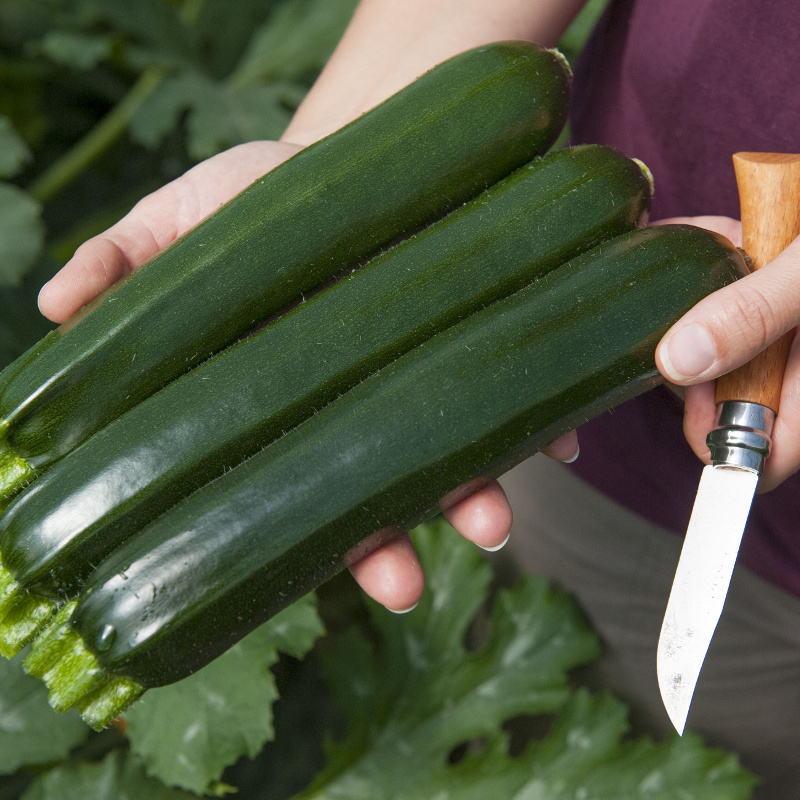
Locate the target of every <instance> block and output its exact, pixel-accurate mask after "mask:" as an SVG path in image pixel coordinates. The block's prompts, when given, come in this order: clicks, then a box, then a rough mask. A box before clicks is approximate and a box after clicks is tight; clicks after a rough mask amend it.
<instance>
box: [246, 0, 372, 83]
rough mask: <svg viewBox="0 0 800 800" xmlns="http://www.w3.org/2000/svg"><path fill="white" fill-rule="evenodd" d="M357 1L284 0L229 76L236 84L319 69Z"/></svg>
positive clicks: (256, 35)
mask: <svg viewBox="0 0 800 800" xmlns="http://www.w3.org/2000/svg"><path fill="white" fill-rule="evenodd" d="M355 7H356V0H286V2H283V3H281V4H279V5H278V6H277V8H276V9H275V12H274V13H273V15H272V16H271V17H270V19H269V21H268V22H267V24H265V25H263V26H262V27H261V28H260V29H259V30H258V31H256V33H255V34H254V35H253V37H252V39H251V40H250V42H249V45H248V47H247V49H246V50H245V51H244V54H243V56H242V58H241V61H240V62H239V65H238V67H237V68H236V70H235V71H234V72H233V74H232V75H231V76H230V82H231V83H232V84H233V85H236V86H242V85H247V84H249V83H251V82H253V81H270V80H275V79H276V78H277V79H296V78H302V77H304V76H307V75H310V74H314V73H316V72H318V71H319V70H320V69H322V67H323V66H324V65H325V62H326V61H327V60H328V58H329V57H330V54H331V53H332V52H333V48H334V47H335V46H336V43H337V42H338V41H339V39H340V38H341V36H342V33H344V29H345V27H346V26H347V23H348V22H349V21H350V18H351V17H352V16H353V11H355Z"/></svg>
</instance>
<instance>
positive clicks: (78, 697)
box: [23, 600, 144, 730]
mask: <svg viewBox="0 0 800 800" xmlns="http://www.w3.org/2000/svg"><path fill="white" fill-rule="evenodd" d="M76 605H77V600H72V601H70V602H69V603H67V604H66V605H64V606H63V607H62V608H61V610H60V611H59V612H58V614H56V616H55V618H54V619H53V620H52V622H51V623H50V624H49V625H48V626H47V627H46V628H45V629H44V630H43V631H42V633H41V635H40V636H39V637H38V638H37V639H36V640H35V641H34V643H33V649H32V650H31V652H30V655H28V657H27V658H26V659H25V661H24V663H23V667H24V669H25V671H26V672H27V673H28V674H29V675H33V676H34V677H36V678H40V679H41V680H42V681H44V683H45V685H46V686H47V688H48V689H49V690H50V696H49V698H48V700H49V702H50V705H51V706H52V707H53V708H54V709H55V710H56V711H66V710H67V709H69V708H73V707H75V708H77V710H78V711H79V712H80V715H81V716H82V717H83V719H84V721H85V722H86V723H87V724H88V725H89V726H91V727H92V728H94V729H95V730H101V729H102V728H105V727H107V726H108V725H109V724H110V723H111V722H112V721H113V720H114V719H115V718H116V717H118V716H119V714H120V713H121V712H122V711H123V710H124V709H125V708H126V707H127V706H129V705H130V704H131V703H132V702H133V701H134V700H136V698H138V697H139V695H141V694H142V692H144V687H142V686H140V685H139V684H137V683H134V682H133V681H131V680H128V679H127V678H120V677H118V676H116V675H111V674H109V673H107V672H106V671H105V670H104V669H103V668H102V667H101V666H100V665H99V664H98V663H97V659H96V658H95V656H94V654H93V653H91V652H90V650H89V649H88V648H87V647H86V645H85V643H84V641H83V639H82V638H81V636H80V634H79V633H78V632H77V631H76V630H75V629H74V628H73V627H72V614H73V613H74V611H75V607H76Z"/></svg>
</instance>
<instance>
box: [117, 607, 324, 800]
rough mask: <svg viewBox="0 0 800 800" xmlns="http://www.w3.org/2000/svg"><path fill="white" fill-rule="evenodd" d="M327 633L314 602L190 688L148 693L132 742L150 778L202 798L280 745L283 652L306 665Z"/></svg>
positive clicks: (201, 674)
mask: <svg viewBox="0 0 800 800" xmlns="http://www.w3.org/2000/svg"><path fill="white" fill-rule="evenodd" d="M322 633H323V629H322V623H321V621H320V619H319V617H318V615H317V610H316V604H315V602H314V598H313V596H308V597H306V598H304V599H303V600H301V601H299V602H297V603H295V604H294V605H293V606H290V607H289V608H287V609H286V610H285V611H283V612H281V613H280V614H278V615H276V616H275V617H274V618H273V619H272V620H270V621H269V622H267V623H266V624H265V625H263V626H261V627H260V628H258V629H257V630H255V631H253V632H252V633H251V634H250V635H249V636H247V637H246V638H245V639H243V640H242V641H241V642H239V643H238V644H237V645H235V646H234V647H232V648H231V649H230V650H228V652H226V653H225V654H224V655H222V656H220V657H219V658H218V659H216V660H215V661H213V662H212V663H211V664H209V665H208V666H206V667H204V668H203V669H201V670H199V671H198V672H197V673H195V674H194V675H192V676H191V677H189V678H186V679H185V680H183V681H180V682H178V683H175V684H172V685H171V686H165V687H163V688H161V689H153V690H151V691H149V692H148V693H147V694H146V695H145V697H144V698H143V700H142V701H141V702H139V703H137V704H135V705H134V706H132V707H131V709H130V710H129V712H128V714H127V720H128V738H129V740H130V743H131V748H132V749H133V751H134V752H135V753H136V754H137V755H138V756H139V757H140V758H141V759H142V760H143V762H144V764H145V766H146V769H147V772H148V774H149V775H151V776H153V777H156V778H159V779H160V780H161V781H163V782H164V783H165V784H167V785H169V786H179V787H182V788H184V789H189V790H190V791H192V792H196V793H198V794H203V793H214V792H215V791H217V790H218V788H219V784H218V783H217V781H218V779H219V778H220V776H221V775H222V772H223V770H224V769H225V767H227V766H228V765H230V764H232V763H233V762H235V761H236V760H237V759H239V758H240V757H241V756H245V755H247V756H250V757H251V758H252V757H253V756H255V755H257V754H258V753H259V752H260V750H261V748H262V747H263V745H264V743H265V742H267V741H269V740H271V739H272V738H273V737H274V730H273V725H272V704H273V702H274V701H275V700H276V699H277V697H278V693H277V690H276V688H275V681H274V678H273V675H272V672H271V671H270V667H271V666H272V665H273V664H274V663H275V662H276V661H277V659H278V651H279V650H280V651H282V652H285V653H287V654H289V655H292V656H294V657H296V658H302V657H303V656H304V655H305V654H306V653H307V652H308V651H309V650H310V649H311V647H312V645H313V644H314V642H315V641H316V640H317V638H318V637H319V636H321V635H322Z"/></svg>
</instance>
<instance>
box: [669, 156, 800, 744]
mask: <svg viewBox="0 0 800 800" xmlns="http://www.w3.org/2000/svg"><path fill="white" fill-rule="evenodd" d="M733 164H734V170H735V173H736V182H737V185H738V187H739V200H740V206H741V219H742V237H743V243H742V244H743V249H744V250H745V252H746V253H747V254H748V256H749V258H750V261H751V263H752V267H753V269H758V268H760V267H762V266H764V265H765V264H768V263H769V262H771V261H772V260H773V259H774V258H775V257H776V256H777V255H778V254H779V253H780V252H781V251H783V250H784V249H785V248H786V247H787V246H788V245H789V244H790V243H791V242H792V241H793V240H794V239H795V238H796V237H797V236H798V235H799V234H800V155H789V154H780V153H737V154H736V155H734V156H733ZM791 338H792V334H791V333H789V334H787V335H785V336H783V337H781V338H780V339H779V340H778V341H776V342H774V343H773V344H772V345H770V346H769V347H768V348H767V349H766V350H764V351H763V352H761V353H760V354H759V355H758V356H756V358H754V359H753V360H752V361H750V362H748V363H747V364H745V365H744V366H742V367H740V368H738V369H736V370H734V371H733V372H731V373H728V374H727V375H724V376H722V377H721V378H720V379H719V380H718V381H717V394H716V402H717V406H718V421H717V426H716V428H715V429H714V430H713V431H711V432H710V433H709V435H708V438H707V444H708V447H709V450H710V452H711V462H712V463H711V465H709V466H707V467H705V468H704V469H703V473H702V477H701V479H700V485H699V487H698V491H697V497H696V499H695V504H694V508H693V510H692V516H691V519H690V521H689V527H688V529H687V532H686V539H685V541H684V544H683V548H682V550H681V557H680V561H679V562H678V567H677V570H676V573H675V579H674V582H673V585H672V591H671V592H670V597H669V601H668V603H667V609H666V612H665V615H664V622H663V624H662V627H661V635H660V637H659V642H658V655H657V673H658V684H659V688H660V690H661V698H662V700H663V702H664V706H665V708H666V710H667V713H668V714H669V717H670V719H671V721H672V724H673V725H674V726H675V729H676V730H677V731H678V733H679V734H681V735H682V734H683V731H684V728H685V726H686V720H687V717H688V714H689V708H690V706H691V702H692V697H693V696H694V690H695V686H696V685H697V680H698V677H699V675H700V671H701V668H702V665H703V662H704V660H705V657H706V653H707V651H708V648H709V645H710V644H711V640H712V638H713V635H714V631H715V629H716V627H717V623H718V622H719V618H720V616H721V614H722V610H723V606H724V604H725V598H726V596H727V593H728V588H729V585H730V581H731V576H732V574H733V569H734V566H735V563H736V557H737V554H738V552H739V545H740V543H741V539H742V535H743V533H744V529H745V525H746V523H747V518H748V515H749V513H750V506H751V504H752V500H753V496H754V495H755V491H756V487H757V484H758V479H759V476H760V474H761V471H762V469H763V465H764V461H765V459H766V458H767V457H768V455H769V452H770V448H771V438H770V437H771V435H772V426H773V423H774V420H775V416H776V415H777V412H778V410H779V408H778V407H779V400H780V391H781V384H782V382H783V371H784V368H785V366H786V360H787V358H788V354H789V346H790V345H791Z"/></svg>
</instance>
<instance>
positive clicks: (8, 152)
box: [0, 116, 32, 178]
mask: <svg viewBox="0 0 800 800" xmlns="http://www.w3.org/2000/svg"><path fill="white" fill-rule="evenodd" d="M31 158H32V155H31V152H30V150H29V149H28V146H27V145H26V144H25V142H24V141H23V139H22V137H21V136H20V135H19V134H18V133H17V132H16V131H15V130H14V129H13V128H12V127H11V122H10V120H9V119H8V117H4V116H0V178H10V177H12V176H13V175H16V174H17V173H18V172H19V171H20V170H21V169H22V168H23V167H24V166H25V164H27V163H28V162H29V161H30V160H31Z"/></svg>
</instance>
